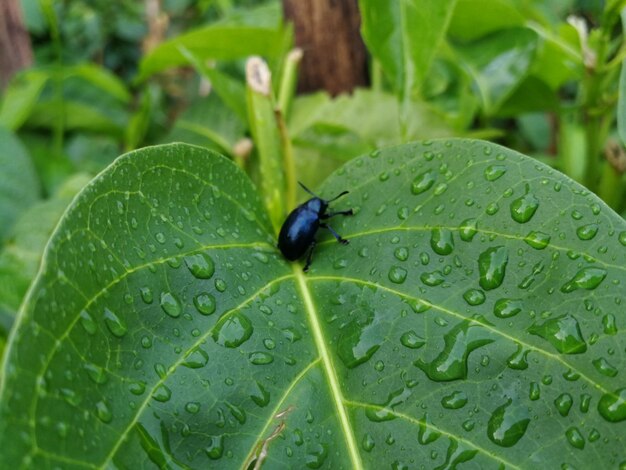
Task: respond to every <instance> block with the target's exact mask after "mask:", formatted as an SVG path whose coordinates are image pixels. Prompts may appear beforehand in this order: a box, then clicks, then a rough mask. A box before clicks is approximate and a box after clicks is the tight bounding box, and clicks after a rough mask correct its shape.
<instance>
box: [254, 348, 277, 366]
mask: <svg viewBox="0 0 626 470" xmlns="http://www.w3.org/2000/svg"><path fill="white" fill-rule="evenodd" d="M248 359H249V360H250V362H251V363H252V364H254V365H257V366H260V365H266V364H271V363H272V362H274V356H273V355H272V354H270V353H268V352H265V351H256V352H251V353H250V354H249V355H248Z"/></svg>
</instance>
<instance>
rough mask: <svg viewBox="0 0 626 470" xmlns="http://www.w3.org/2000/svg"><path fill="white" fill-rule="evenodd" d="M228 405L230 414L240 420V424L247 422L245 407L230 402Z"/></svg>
mask: <svg viewBox="0 0 626 470" xmlns="http://www.w3.org/2000/svg"><path fill="white" fill-rule="evenodd" d="M226 406H227V407H228V410H229V411H230V414H231V415H232V416H233V418H235V419H236V420H237V421H238V422H239V424H246V419H247V416H246V412H245V411H244V410H243V408H241V407H239V406H236V405H233V404H232V403H228V402H226Z"/></svg>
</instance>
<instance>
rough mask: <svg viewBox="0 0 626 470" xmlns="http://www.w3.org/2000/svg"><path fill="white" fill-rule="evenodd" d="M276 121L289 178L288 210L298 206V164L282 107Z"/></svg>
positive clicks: (277, 113)
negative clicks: (294, 156)
mask: <svg viewBox="0 0 626 470" xmlns="http://www.w3.org/2000/svg"><path fill="white" fill-rule="evenodd" d="M275 113H276V122H277V123H278V130H279V132H280V140H281V143H282V146H283V158H284V162H285V176H286V178H287V181H286V183H287V197H286V199H287V211H290V210H292V209H293V208H295V207H296V193H297V186H296V184H297V182H298V181H297V176H296V164H295V160H294V158H293V147H292V145H291V140H290V139H289V131H288V130H287V125H286V124H285V119H284V118H283V115H282V113H281V111H280V109H276V110H275Z"/></svg>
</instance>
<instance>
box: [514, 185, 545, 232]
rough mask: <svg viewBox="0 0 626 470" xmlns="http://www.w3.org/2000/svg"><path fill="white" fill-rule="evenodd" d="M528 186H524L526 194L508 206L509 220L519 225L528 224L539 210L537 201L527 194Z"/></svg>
mask: <svg viewBox="0 0 626 470" xmlns="http://www.w3.org/2000/svg"><path fill="white" fill-rule="evenodd" d="M529 191H530V186H529V185H528V184H527V185H526V194H524V195H523V196H521V197H519V198H517V199H515V200H513V201H512V202H511V205H510V210H511V218H512V219H513V220H514V221H515V222H517V223H520V224H524V223H526V222H528V221H529V220H530V219H531V218H532V217H533V215H535V212H537V209H538V208H539V199H537V198H536V197H535V196H534V195H533V194H531V193H529Z"/></svg>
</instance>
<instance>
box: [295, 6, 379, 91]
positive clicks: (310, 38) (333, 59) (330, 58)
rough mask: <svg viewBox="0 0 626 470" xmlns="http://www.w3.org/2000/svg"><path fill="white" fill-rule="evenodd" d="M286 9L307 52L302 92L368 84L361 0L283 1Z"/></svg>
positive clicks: (343, 88) (303, 48) (350, 89)
mask: <svg viewBox="0 0 626 470" xmlns="http://www.w3.org/2000/svg"><path fill="white" fill-rule="evenodd" d="M382 1H386V0H382ZM283 10H284V12H285V18H286V19H287V20H288V21H291V22H293V23H294V28H295V33H296V45H297V46H298V47H300V48H301V49H302V51H303V52H304V56H303V59H302V63H301V67H300V75H299V79H298V91H301V92H309V91H315V90H319V89H324V90H326V91H328V92H329V93H331V94H332V95H336V94H338V93H341V92H349V91H352V89H353V88H354V87H356V86H362V85H366V84H367V68H366V52H365V45H364V44H363V41H362V39H361V35H360V33H359V27H360V25H361V17H360V15H359V9H358V5H357V0H283Z"/></svg>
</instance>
